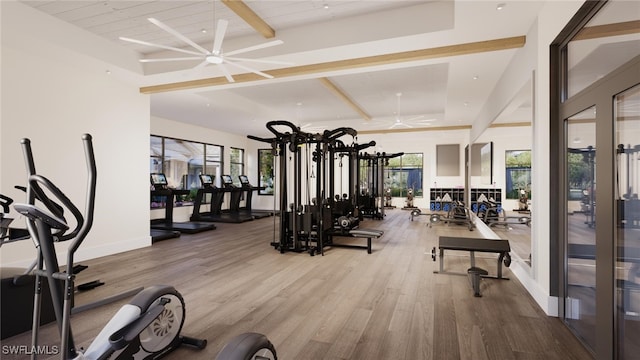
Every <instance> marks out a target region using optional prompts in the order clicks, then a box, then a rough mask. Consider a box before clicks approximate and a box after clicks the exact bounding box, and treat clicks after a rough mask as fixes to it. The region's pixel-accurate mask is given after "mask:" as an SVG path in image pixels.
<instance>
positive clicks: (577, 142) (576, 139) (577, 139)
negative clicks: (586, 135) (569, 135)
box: [573, 137, 582, 144]
mask: <svg viewBox="0 0 640 360" xmlns="http://www.w3.org/2000/svg"><path fill="white" fill-rule="evenodd" d="M581 142H582V140H581V139H580V138H579V137H577V138H574V139H573V143H574V144H580V143H581Z"/></svg>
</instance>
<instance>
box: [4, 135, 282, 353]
mask: <svg viewBox="0 0 640 360" xmlns="http://www.w3.org/2000/svg"><path fill="white" fill-rule="evenodd" d="M82 140H83V143H84V149H85V156H86V161H87V167H88V178H87V179H88V190H87V200H86V210H85V215H84V216H83V214H82V213H81V212H80V210H78V208H77V207H76V206H75V205H74V204H73V203H72V202H71V200H69V198H68V197H67V196H66V195H65V194H64V193H63V192H62V191H61V190H60V189H59V188H58V187H56V186H55V185H54V184H53V183H52V182H51V181H50V180H49V179H47V178H46V177H44V176H42V175H38V174H35V166H34V163H33V156H32V152H31V146H30V141H29V140H28V139H23V140H22V142H21V143H22V147H23V151H24V155H25V160H26V163H27V168H28V173H29V178H28V187H27V198H28V201H29V204H15V205H14V208H15V210H16V211H18V212H19V213H20V214H23V215H24V216H25V217H26V218H27V228H28V229H29V233H30V235H31V237H32V239H33V241H34V243H35V244H36V248H37V249H38V255H37V268H36V270H34V274H35V275H36V291H35V295H34V314H33V328H32V329H33V330H32V331H33V334H32V347H31V348H32V349H37V348H38V327H39V318H40V299H41V286H40V285H41V282H42V278H46V279H47V282H48V284H49V291H50V293H51V298H52V302H53V305H54V312H55V315H56V320H57V322H58V329H59V331H60V347H59V348H58V350H59V352H60V355H61V359H63V360H64V359H74V360H85V359H86V360H88V359H134V358H135V359H157V358H160V357H162V356H164V355H166V354H167V353H168V352H170V351H172V350H174V349H176V348H177V347H179V346H181V345H182V344H187V345H191V346H194V347H196V348H198V349H203V348H204V347H205V346H206V344H207V340H205V339H195V338H190V337H186V336H182V335H180V332H181V330H182V326H183V324H184V319H185V305H184V300H183V298H182V295H181V294H180V293H179V292H178V291H177V290H176V289H175V288H173V287H172V286H166V285H156V286H151V287H148V288H146V289H145V290H143V291H141V292H140V293H138V294H137V295H136V296H135V297H134V298H133V299H132V300H131V301H130V302H129V303H128V304H125V305H123V306H122V307H121V308H120V310H119V311H118V312H117V313H116V314H115V315H114V316H113V317H112V318H111V320H110V321H109V322H108V323H107V324H106V325H105V327H104V328H103V329H102V331H100V333H99V334H98V336H97V337H96V338H95V339H94V340H93V342H92V343H91V345H89V347H88V348H87V350H86V351H85V352H84V353H83V352H81V351H79V350H77V349H76V347H75V344H74V339H73V335H72V332H71V307H72V303H73V293H74V292H73V289H74V280H75V275H74V274H73V258H74V254H75V252H76V251H77V250H78V248H79V247H80V245H81V244H82V242H83V240H84V239H85V237H86V236H87V234H88V233H89V230H90V229H91V226H92V224H93V212H94V200H95V189H96V174H97V171H96V164H95V157H94V152H93V144H92V138H91V135H89V134H84V135H83V136H82ZM36 195H37V197H38V198H39V199H40V200H41V201H42V203H43V204H44V206H45V207H46V210H44V209H41V208H38V207H36V206H35V205H34V203H35V197H36ZM53 199H55V202H54V200H53ZM56 202H59V204H61V205H62V206H63V207H64V208H66V209H67V210H69V212H70V213H71V214H72V215H73V217H74V218H75V223H76V226H75V228H74V229H73V230H72V231H69V230H70V226H69V225H68V224H67V222H66V220H65V219H64V217H63V216H62V214H61V213H60V210H59V209H58V207H56ZM58 241H70V242H71V244H70V246H69V248H68V254H67V267H66V268H67V271H66V272H65V271H60V267H59V264H58V260H57V256H56V249H55V246H54V243H55V242H58ZM238 343H241V344H244V345H245V346H244V347H242V346H237V344H238ZM262 354H264V355H262ZM256 355H260V356H264V358H267V359H276V355H275V349H274V348H273V345H272V344H271V343H270V342H269V341H268V340H267V339H266V337H265V336H264V335H260V334H253V333H249V334H242V335H239V336H238V337H236V338H234V339H233V340H232V341H231V342H230V343H229V344H228V345H227V347H225V349H223V351H222V352H221V353H220V354H219V356H218V359H221V360H222V359H234V358H242V359H253V358H254V357H255V356H256ZM36 356H37V352H33V353H32V356H31V358H32V359H35V358H36ZM220 356H223V357H220Z"/></svg>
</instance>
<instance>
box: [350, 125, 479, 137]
mask: <svg viewBox="0 0 640 360" xmlns="http://www.w3.org/2000/svg"><path fill="white" fill-rule="evenodd" d="M453 130H471V125H454V126H429V127H416V128H407V129H381V130H362V131H360V130H358V135H364V134H394V133H410V132H421V131H453Z"/></svg>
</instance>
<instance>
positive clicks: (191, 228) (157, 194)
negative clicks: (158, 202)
mask: <svg viewBox="0 0 640 360" xmlns="http://www.w3.org/2000/svg"><path fill="white" fill-rule="evenodd" d="M150 178H151V185H153V190H151V199H157V198H164V199H165V208H164V218H162V219H153V220H151V229H154V230H164V231H178V232H180V233H185V234H195V233H199V232H203V231H209V230H214V229H215V228H216V226H215V225H214V224H212V223H207V222H197V221H189V222H175V221H173V203H174V200H175V198H176V196H178V195H185V194H188V193H189V190H178V189H171V188H169V184H168V182H167V178H166V176H165V175H164V174H163V173H153V174H151V177H150Z"/></svg>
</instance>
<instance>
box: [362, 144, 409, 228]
mask: <svg viewBox="0 0 640 360" xmlns="http://www.w3.org/2000/svg"><path fill="white" fill-rule="evenodd" d="M402 155H404V153H395V154H387V153H385V152H382V153H379V152H378V153H375V154H369V153H360V154H359V155H358V160H359V166H360V168H361V169H363V170H364V171H363V173H364V174H363V176H362V178H361V179H360V184H361V185H360V195H359V197H358V205H359V208H360V214H362V216H363V217H370V218H372V219H384V216H385V214H384V209H385V208H388V207H391V203H390V201H391V189H386V190H388V195H387V194H386V193H385V189H384V169H385V166H388V165H389V159H392V158H395V157H398V156H402ZM387 196H388V198H387ZM383 198H384V201H385V203H384V204H383Z"/></svg>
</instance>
